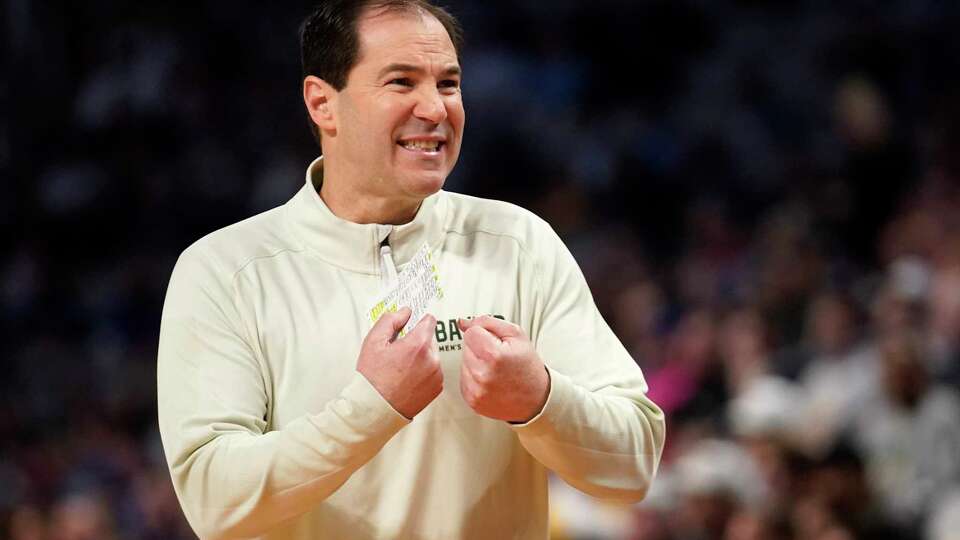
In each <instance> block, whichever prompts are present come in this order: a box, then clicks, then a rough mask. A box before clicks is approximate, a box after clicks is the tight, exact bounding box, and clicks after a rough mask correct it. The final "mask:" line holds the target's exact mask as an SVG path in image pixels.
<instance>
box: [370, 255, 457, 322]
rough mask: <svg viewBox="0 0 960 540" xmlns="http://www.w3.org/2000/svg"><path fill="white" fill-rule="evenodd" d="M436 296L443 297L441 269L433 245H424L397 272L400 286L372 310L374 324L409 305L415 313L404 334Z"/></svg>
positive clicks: (391, 290)
mask: <svg viewBox="0 0 960 540" xmlns="http://www.w3.org/2000/svg"><path fill="white" fill-rule="evenodd" d="M434 298H443V290H442V289H441V288H440V272H439V271H438V270H437V265H436V264H435V263H434V261H433V254H432V253H431V252H430V246H428V245H427V244H423V246H421V247H420V249H419V250H418V251H417V253H416V255H414V256H413V259H411V260H410V262H409V263H407V264H406V266H404V267H403V270H401V271H400V273H399V274H398V275H397V283H396V285H395V286H394V287H393V288H392V289H390V290H389V291H387V293H386V294H385V295H384V296H383V297H382V298H381V299H380V300H379V301H378V302H377V303H376V304H374V306H373V308H371V309H370V312H369V314H368V315H369V318H370V324H371V325H372V324H373V323H376V322H377V320H378V319H379V318H380V317H381V316H382V315H383V314H384V313H387V312H389V311H397V310H399V309H401V308H404V307H409V308H410V309H411V311H412V313H411V314H410V320H409V321H407V324H406V325H404V327H403V330H401V331H400V335H401V336H403V335H405V334H406V333H407V332H409V331H410V330H412V329H413V327H414V326H416V325H417V323H418V322H420V319H422V318H423V316H424V315H426V314H427V308H428V307H429V306H430V301H432V300H433V299H434Z"/></svg>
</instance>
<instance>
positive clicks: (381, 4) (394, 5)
mask: <svg viewBox="0 0 960 540" xmlns="http://www.w3.org/2000/svg"><path fill="white" fill-rule="evenodd" d="M392 14H393V15H399V16H407V17H410V18H413V17H416V18H418V19H420V20H421V21H424V20H427V19H433V20H434V21H436V22H437V24H439V25H440V28H443V33H444V34H446V36H447V40H449V41H450V45H451V46H452V47H453V51H454V54H455V55H456V56H457V60H458V62H459V59H460V50H459V49H458V48H457V44H456V42H455V41H454V39H453V36H451V35H450V31H449V30H447V27H446V25H444V24H443V21H441V20H440V19H439V18H437V16H436V15H434V14H433V13H430V11H429V10H427V9H426V8H425V7H423V6H418V5H416V4H412V3H408V2H400V1H396V0H393V1H391V0H380V1H373V2H370V3H369V4H367V5H366V6H364V7H363V9H362V11H361V12H360V15H359V16H358V17H357V22H356V32H357V57H356V59H355V60H354V65H356V64H357V63H358V62H360V61H361V60H362V59H363V53H364V50H363V33H362V32H361V31H360V27H361V25H363V23H364V22H365V21H369V20H371V19H375V18H377V17H383V16H386V15H392Z"/></svg>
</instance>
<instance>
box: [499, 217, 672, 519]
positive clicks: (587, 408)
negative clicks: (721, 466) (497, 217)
mask: <svg viewBox="0 0 960 540" xmlns="http://www.w3.org/2000/svg"><path fill="white" fill-rule="evenodd" d="M543 226H544V227H545V228H546V230H547V231H546V234H545V235H543V236H544V237H545V240H543V242H541V246H542V247H540V249H539V250H538V252H537V255H538V257H536V258H535V260H536V268H535V272H534V273H535V275H536V276H537V278H539V281H538V283H539V287H538V290H537V291H536V293H535V300H534V313H535V316H534V323H533V330H532V332H531V335H532V336H533V337H532V339H534V343H535V345H536V348H537V352H538V353H539V354H540V356H541V358H542V359H543V361H544V363H545V364H546V365H547V370H548V371H549V373H550V380H551V382H550V392H549V395H548V397H547V402H546V404H545V405H544V407H543V410H541V412H540V413H539V414H538V415H537V416H535V417H534V418H533V419H531V420H530V421H529V422H527V423H525V424H520V425H516V426H514V428H513V429H514V430H515V431H516V432H517V434H518V436H519V438H520V442H521V444H523V446H524V448H526V449H527V451H529V452H530V453H531V454H532V455H533V456H534V457H535V458H536V459H537V460H539V461H540V462H541V463H542V464H543V465H545V466H546V467H548V468H550V469H552V470H553V471H554V472H556V473H557V474H558V475H559V476H560V477H561V478H563V479H564V480H565V481H566V482H567V483H568V484H570V485H571V486H573V487H575V488H577V489H578V490H580V491H583V492H584V493H587V494H589V495H592V496H595V497H599V498H602V499H608V500H614V501H620V502H637V501H639V500H641V499H642V498H643V497H644V496H645V495H646V493H647V490H648V488H649V487H650V483H651V482H652V480H653V477H654V475H655V474H656V471H657V467H658V465H659V462H660V455H661V453H662V451H663V444H664V436H665V423H664V416H663V412H662V411H661V410H660V408H659V407H657V405H656V404H654V403H653V402H652V401H651V400H650V399H649V398H647V396H646V391H647V384H646V382H645V381H644V378H643V374H642V373H641V371H640V367H639V366H638V365H637V363H636V362H635V361H634V360H633V358H631V356H630V354H629V353H628V352H627V351H626V349H625V348H624V347H623V345H622V344H621V343H620V340H618V339H617V337H616V336H615V335H614V334H613V331H612V330H610V327H609V326H608V325H607V323H606V322H605V321H604V320H603V317H602V316H601V315H600V312H599V311H598V310H597V307H596V305H595V304H594V301H593V296H592V295H591V294H590V289H589V287H588V286H587V283H586V280H585V279H584V277H583V274H582V272H581V271H580V268H579V266H577V263H576V261H575V260H574V258H573V256H572V255H571V254H570V252H569V251H568V250H567V248H566V246H564V245H563V242H562V241H561V240H560V238H559V237H557V235H556V234H555V233H554V232H553V230H552V229H550V228H549V226H548V225H546V224H545V223H544V224H543Z"/></svg>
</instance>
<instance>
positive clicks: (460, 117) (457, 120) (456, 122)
mask: <svg viewBox="0 0 960 540" xmlns="http://www.w3.org/2000/svg"><path fill="white" fill-rule="evenodd" d="M465 117H466V114H465V113H464V110H463V102H462V101H461V100H460V99H457V100H456V101H454V102H452V103H449V104H447V118H449V119H450V124H451V125H452V126H453V129H454V130H456V132H457V134H458V135H459V134H461V133H462V132H463V125H464V122H465V119H466V118H465Z"/></svg>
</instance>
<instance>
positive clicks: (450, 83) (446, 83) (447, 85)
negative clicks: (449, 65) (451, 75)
mask: <svg viewBox="0 0 960 540" xmlns="http://www.w3.org/2000/svg"><path fill="white" fill-rule="evenodd" d="M437 88H439V89H441V90H456V89H458V88H460V81H459V80H457V79H444V80H442V81H440V82H439V83H437Z"/></svg>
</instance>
